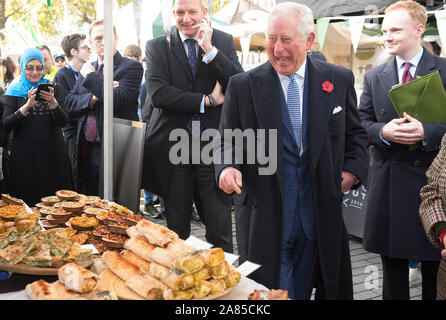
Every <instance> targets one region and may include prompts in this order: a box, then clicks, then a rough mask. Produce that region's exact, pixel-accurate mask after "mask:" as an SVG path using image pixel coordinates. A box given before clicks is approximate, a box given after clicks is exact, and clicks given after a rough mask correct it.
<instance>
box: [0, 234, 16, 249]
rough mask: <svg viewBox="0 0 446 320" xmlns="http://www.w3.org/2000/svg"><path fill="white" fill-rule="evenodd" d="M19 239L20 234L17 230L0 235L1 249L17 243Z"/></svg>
mask: <svg viewBox="0 0 446 320" xmlns="http://www.w3.org/2000/svg"><path fill="white" fill-rule="evenodd" d="M18 238H19V232H18V231H17V230H11V231H7V232H5V233H3V234H0V249H3V248H5V247H6V246H7V245H8V244H10V243H11V242H13V241H16V240H17V239H18Z"/></svg>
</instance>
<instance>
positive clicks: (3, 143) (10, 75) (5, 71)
mask: <svg viewBox="0 0 446 320" xmlns="http://www.w3.org/2000/svg"><path fill="white" fill-rule="evenodd" d="M1 70H2V75H3V84H2V86H1V88H0V115H3V110H4V103H3V100H4V94H5V92H6V90H7V89H8V87H9V85H10V84H11V83H12V81H13V80H14V79H15V73H16V70H17V66H16V64H15V63H14V61H13V60H12V59H11V58H10V57H6V58H4V59H1ZM9 136H11V133H10V134H9ZM10 142H11V137H9V138H8V135H7V134H6V132H5V130H4V128H3V125H1V126H0V147H1V148H2V151H1V166H2V170H1V171H2V179H1V190H2V193H8V179H9V166H10V160H9V150H10Z"/></svg>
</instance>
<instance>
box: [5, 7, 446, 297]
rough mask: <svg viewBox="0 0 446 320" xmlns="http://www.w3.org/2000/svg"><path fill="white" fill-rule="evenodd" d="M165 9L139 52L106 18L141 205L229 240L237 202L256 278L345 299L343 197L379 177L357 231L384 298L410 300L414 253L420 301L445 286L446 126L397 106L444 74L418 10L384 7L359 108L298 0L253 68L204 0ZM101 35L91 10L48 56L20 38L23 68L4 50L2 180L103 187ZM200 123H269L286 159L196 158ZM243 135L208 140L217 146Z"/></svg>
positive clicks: (35, 187) (280, 12)
mask: <svg viewBox="0 0 446 320" xmlns="http://www.w3.org/2000/svg"><path fill="white" fill-rule="evenodd" d="M173 16H174V19H175V26H174V27H172V29H171V32H170V34H168V35H166V36H160V37H157V38H155V39H152V40H149V41H148V42H147V44H146V46H145V54H144V55H143V53H142V51H141V49H140V48H139V47H138V46H136V45H130V46H128V47H127V48H126V49H125V51H124V53H123V56H122V55H121V53H120V52H119V51H118V50H117V42H118V37H117V34H116V29H115V27H114V29H113V113H114V117H117V118H122V119H128V120H134V121H144V122H147V124H148V126H147V135H146V141H145V148H144V159H143V170H142V179H141V180H142V188H143V189H144V195H145V203H144V204H145V213H146V214H147V215H149V216H150V217H152V218H160V217H161V218H164V219H166V222H167V226H168V227H169V228H170V229H172V230H174V231H175V232H176V233H178V235H179V236H180V238H182V239H186V238H188V237H189V235H190V232H191V229H190V222H191V219H196V220H201V221H202V222H203V223H204V225H205V227H206V235H205V236H206V239H207V241H208V242H210V243H211V244H213V245H215V246H217V247H221V248H223V250H224V251H226V252H233V246H234V244H233V240H232V239H233V238H232V220H231V214H232V208H234V211H235V226H236V240H237V248H238V254H239V255H240V263H242V262H244V261H245V260H249V261H252V262H254V263H258V264H260V265H261V268H259V269H258V270H256V271H255V272H254V273H252V274H251V275H250V277H251V278H252V279H254V280H256V281H258V282H259V283H261V284H263V285H265V286H267V287H269V288H280V289H286V290H288V292H289V296H290V297H291V298H293V299H310V298H311V296H312V293H313V289H314V288H316V291H315V298H316V299H352V298H353V284H352V267H351V261H350V251H349V240H348V234H347V231H346V228H345V225H344V221H343V215H342V195H343V193H344V192H346V191H348V190H350V189H356V188H358V187H360V186H361V185H362V184H363V183H364V182H365V180H366V179H369V181H368V185H369V186H370V189H369V199H368V206H367V212H366V223H365V229H364V230H365V231H364V239H363V245H364V248H365V249H366V250H368V251H370V252H374V253H378V254H380V256H381V261H382V266H383V269H382V272H383V276H384V278H383V295H382V296H383V299H389V300H390V299H410V294H409V277H408V271H409V266H412V265H413V264H414V263H415V266H418V265H419V266H420V269H421V274H422V298H423V299H425V300H430V299H435V298H437V299H445V298H446V287H445V283H446V282H445V279H446V264H445V263H446V262H444V260H441V259H442V253H443V254H445V255H446V251H445V249H444V241H446V238H445V237H446V213H445V211H444V205H443V203H445V201H446V193H445V190H446V188H445V187H444V186H445V185H446V182H445V180H446V164H445V163H444V162H445V157H446V138H443V136H444V135H445V133H446V122H441V123H435V124H433V123H421V122H420V121H418V120H417V119H415V118H414V117H412V116H411V115H409V114H404V116H403V117H400V116H398V114H397V113H396V111H395V109H394V107H393V105H392V103H391V100H390V98H389V95H388V91H389V90H390V89H391V88H392V87H393V86H395V85H397V84H404V83H406V82H409V81H411V80H413V79H415V78H416V77H417V76H423V75H426V74H429V73H431V72H433V71H436V70H439V71H440V75H441V78H442V81H443V83H445V82H446V75H445V74H446V59H444V58H440V57H438V56H435V55H433V54H431V53H429V52H428V51H427V50H426V49H424V48H423V47H422V46H421V38H422V35H423V33H424V31H425V26H426V21H427V14H426V10H425V8H424V7H422V6H421V5H420V4H418V3H417V2H415V1H410V0H408V1H399V2H396V3H394V4H392V5H391V6H389V7H388V8H387V9H386V11H385V15H384V19H383V23H382V32H383V39H384V43H385V46H386V50H387V52H388V53H389V54H390V55H392V56H393V58H391V59H390V60H389V61H388V62H386V63H384V64H381V65H379V66H376V67H375V68H373V69H371V70H370V71H368V72H367V73H366V74H365V77H364V90H363V92H362V94H361V97H360V102H359V105H357V99H356V92H355V88H354V83H355V81H354V76H353V73H352V71H351V70H349V69H347V68H344V67H340V66H336V65H334V64H330V63H328V62H326V61H325V59H324V58H323V56H322V58H321V57H320V54H319V55H318V54H315V53H313V54H311V55H310V54H309V52H310V50H311V48H312V46H313V43H314V40H315V32H314V17H313V14H312V11H311V9H309V8H308V7H307V6H305V5H302V4H298V3H294V2H285V3H281V4H278V5H277V6H276V8H275V9H274V10H273V11H272V13H271V14H270V17H269V19H268V22H267V25H266V34H267V41H266V50H267V52H268V56H269V61H268V62H266V63H264V64H262V65H260V66H259V67H257V68H254V69H253V70H250V71H248V72H244V70H243V68H242V66H241V65H240V63H239V60H238V57H237V52H236V47H235V44H234V41H233V38H232V36H231V35H229V34H227V33H224V32H222V31H219V30H216V29H213V28H212V27H211V25H210V22H209V20H208V12H207V8H206V6H205V4H204V1H203V0H178V1H176V3H175V7H174V10H173ZM103 40H104V22H103V20H97V21H94V22H93V23H92V24H91V25H90V28H89V30H88V34H87V35H84V34H70V35H67V36H65V37H64V38H63V40H62V42H61V45H60V49H61V50H58V51H57V53H56V54H54V55H52V54H51V51H50V49H49V48H48V47H47V46H45V45H42V46H38V47H37V48H29V49H27V50H26V51H25V52H23V53H22V55H21V56H20V61H19V64H18V65H19V68H17V67H16V65H15V63H14V61H13V60H12V59H10V58H6V59H2V60H1V62H2V71H3V85H2V87H1V92H0V93H1V100H0V105H1V111H2V114H3V116H2V126H1V128H2V131H1V133H2V135H1V146H2V147H3V158H2V159H3V160H2V175H3V179H2V180H1V181H2V185H1V187H2V190H1V191H2V193H10V194H11V195H13V196H15V197H18V198H21V199H23V200H24V201H25V202H26V203H27V204H28V205H30V206H33V205H35V204H36V203H37V202H39V201H40V198H42V197H43V196H46V195H50V194H54V192H55V191H56V190H59V189H74V190H76V191H78V192H81V193H84V194H87V195H100V194H101V181H100V170H101V169H100V167H101V163H102V162H101V157H102V155H101V144H102V140H103V122H104V105H103V96H104V89H103V61H104V41H103ZM61 51H63V53H61ZM92 54H94V57H95V58H94V60H93V61H92V60H91V59H92ZM144 70H145V72H144ZM14 77H15V78H14ZM176 129H184V130H185V132H187V139H186V141H185V142H186V143H185V144H186V148H185V149H182V151H181V152H183V151H184V150H186V152H185V154H183V155H182V157H181V159H182V161H181V162H180V163H177V162H173V161H172V159H171V155H172V154H171V151H172V148H173V147H174V146H175V144H176V143H177V141H172V139H171V133H172V132H173V131H174V130H176ZM207 129H213V130H214V132H218V133H219V134H220V136H221V137H224V136H225V133H226V132H227V130H241V131H242V132H246V131H247V130H254V131H255V132H260V131H261V130H267V131H268V133H267V134H268V135H273V133H275V139H276V140H274V141H273V142H274V143H273V144H272V145H269V146H268V148H269V150H267V151H266V153H269V154H271V153H274V154H276V155H277V159H276V160H277V161H276V170H275V171H274V172H273V173H272V174H261V173H259V172H262V169H264V166H265V163H264V162H262V161H261V159H260V156H259V155H257V156H254V163H243V162H240V161H238V160H240V159H237V157H235V158H231V159H227V158H225V159H218V156H217V157H215V158H214V160H215V162H213V163H208V162H206V161H204V160H203V159H201V158H200V156H198V158H199V159H198V161H197V154H201V151H200V150H202V149H204V148H206V147H207V145H206V143H205V142H204V141H203V139H201V138H202V134H203V132H205V131H206V130H207ZM259 136H260V133H256V139H259V140H256V141H255V143H254V144H255V145H256V146H259V145H260V144H261V142H262V141H263V142H264V141H265V138H263V140H260V137H259ZM270 138H271V137H270ZM442 138H443V141H442ZM266 140H268V139H266ZM197 145H198V149H196V146H197ZM413 146H416V148H413ZM238 147H239V146H238V145H236V141H234V140H233V139H229V140H225V139H221V140H218V141H214V145H213V148H214V149H213V150H214V156H216V155H220V154H221V155H223V154H224V151H227V150H231V151H232V152H233V153H232V154H237V148H238ZM249 147H250V146H247V145H246V144H244V145H243V147H242V149H241V150H242V159H248V158H249V157H250V155H248V152H249V151H250V150H251V148H249ZM272 148H275V150H272ZM239 155H240V154H239ZM222 157H223V156H222ZM369 159H371V163H370V160H369ZM216 160H221V161H216ZM426 173H427V176H426ZM420 192H421V195H420ZM156 201H159V202H160V203H161V212H159V211H158V210H157V209H156V208H155V207H154V203H155V202H156ZM195 209H196V212H195ZM197 213H198V214H197ZM442 250H443V251H442ZM440 261H441V263H440ZM437 277H438V278H437ZM437 279H438V280H437Z"/></svg>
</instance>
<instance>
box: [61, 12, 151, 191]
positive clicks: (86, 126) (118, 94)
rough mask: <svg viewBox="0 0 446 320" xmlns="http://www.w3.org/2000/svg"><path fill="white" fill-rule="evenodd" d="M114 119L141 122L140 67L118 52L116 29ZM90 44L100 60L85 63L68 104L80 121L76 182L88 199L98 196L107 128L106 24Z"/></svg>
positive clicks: (98, 26) (97, 26) (97, 25)
mask: <svg viewBox="0 0 446 320" xmlns="http://www.w3.org/2000/svg"><path fill="white" fill-rule="evenodd" d="M113 35H114V36H113V55H114V56H113V80H114V82H113V115H114V117H117V118H122V119H128V120H135V121H138V113H137V109H138V94H139V85H140V83H141V79H142V74H143V69H142V66H141V63H138V62H136V61H134V60H131V59H128V58H124V57H122V56H121V54H120V53H119V52H118V51H117V48H116V46H117V41H118V36H117V35H116V30H115V28H113ZM89 36H90V44H91V45H92V47H93V50H94V52H95V53H96V56H97V57H98V60H97V61H95V62H93V63H89V62H87V63H84V65H83V66H82V68H81V70H80V71H79V77H78V79H77V81H76V84H75V86H74V88H73V90H71V92H70V93H69V94H68V95H67V96H66V98H65V103H66V106H67V110H68V114H69V116H70V118H71V119H76V120H78V123H77V131H76V149H75V164H74V171H75V179H76V182H77V183H78V185H77V186H78V189H79V190H80V191H81V192H83V193H85V194H87V195H99V168H100V163H101V143H102V139H103V128H104V104H103V101H104V73H103V69H104V21H103V20H97V21H94V22H93V23H92V24H91V25H90V29H89Z"/></svg>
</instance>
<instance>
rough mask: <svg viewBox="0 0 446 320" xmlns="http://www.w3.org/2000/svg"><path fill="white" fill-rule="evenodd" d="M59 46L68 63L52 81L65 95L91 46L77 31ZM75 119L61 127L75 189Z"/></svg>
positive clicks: (75, 78)
mask: <svg viewBox="0 0 446 320" xmlns="http://www.w3.org/2000/svg"><path fill="white" fill-rule="evenodd" d="M60 46H61V48H62V50H63V51H64V52H65V56H66V57H67V59H68V63H67V65H66V66H64V67H62V68H60V69H59V71H57V73H56V75H55V76H54V81H55V82H57V83H58V84H59V85H60V86H61V88H62V89H63V91H64V95H65V96H67V95H68V93H69V92H70V91H71V90H72V89H73V87H74V85H75V84H76V81H77V79H78V78H79V71H80V70H81V68H82V66H83V65H84V63H86V62H87V61H88V60H90V53H91V48H90V46H89V43H88V41H87V36H86V35H85V34H79V33H75V34H70V35H67V36H65V37H64V38H63V39H62V42H61V44H60ZM77 121H78V120H77V119H70V120H69V122H68V124H67V125H66V126H65V127H64V128H63V133H64V138H65V141H66V143H67V149H68V154H69V156H70V162H71V168H72V176H73V189H74V190H77V187H78V186H77V179H76V177H77V172H76V170H75V168H77V159H76V156H75V154H76V131H77Z"/></svg>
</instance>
